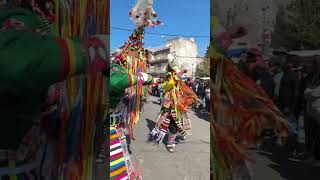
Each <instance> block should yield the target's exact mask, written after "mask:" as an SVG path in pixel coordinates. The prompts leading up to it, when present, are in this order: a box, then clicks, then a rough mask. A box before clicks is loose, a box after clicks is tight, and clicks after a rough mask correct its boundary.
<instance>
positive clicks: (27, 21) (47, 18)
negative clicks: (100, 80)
mask: <svg viewBox="0 0 320 180" xmlns="http://www.w3.org/2000/svg"><path fill="white" fill-rule="evenodd" d="M8 2H10V3H13V2H15V1H8ZM13 5H14V6H11V7H10V4H8V5H7V6H6V8H5V9H1V11H0V37H1V39H0V47H1V48H0V57H1V64H0V68H1V69H2V70H1V80H2V86H1V90H0V97H1V99H2V102H1V105H0V106H1V116H2V118H3V121H2V124H1V128H0V142H1V147H0V149H2V151H1V153H3V154H6V155H7V156H6V158H3V156H1V157H2V158H1V164H2V165H3V164H6V165H8V164H9V165H8V167H3V168H0V172H1V173H0V178H3V179H6V178H8V177H10V179H11V178H13V179H14V178H16V179H17V178H18V179H30V178H31V179H33V178H34V177H37V178H40V179H45V178H51V177H60V174H59V173H60V172H57V171H55V170H57V169H55V168H56V167H61V166H60V165H61V164H60V163H61V161H59V160H61V159H62V160H65V162H68V163H69V164H72V163H74V164H76V163H77V162H76V161H75V160H74V159H73V157H72V155H70V154H72V152H73V151H74V149H79V148H78V146H76V145H79V146H80V145H81V143H79V144H78V143H77V141H73V139H72V138H71V137H70V135H72V134H69V139H67V138H64V137H63V136H62V135H61V134H59V133H60V132H61V131H64V132H66V129H67V127H68V126H65V128H66V129H62V128H61V126H60V127H59V125H57V124H59V123H61V122H66V121H63V120H62V119H61V117H59V116H60V115H61V114H60V112H59V110H61V109H60V107H55V108H54V109H51V108H52V107H53V106H51V105H52V104H54V105H56V106H60V105H61V103H62V102H61V101H60V99H59V98H60V97H59V94H56V95H54V92H56V91H55V90H53V91H52V92H53V94H49V97H51V98H50V99H47V97H48V90H49V88H50V86H52V85H54V84H55V83H59V82H62V81H64V80H67V79H70V78H72V77H76V76H78V75H85V74H90V75H89V76H95V75H96V74H100V75H101V74H102V73H101V72H102V71H106V70H107V68H108V66H107V65H108V61H107V58H108V55H107V54H108V47H107V43H106V42H107V39H106V36H102V35H101V36H91V37H81V38H80V37H73V38H67V37H57V36H55V35H54V34H53V31H52V29H53V28H52V27H54V23H55V22H56V23H58V20H56V19H55V16H54V14H52V13H53V12H54V6H55V5H56V4H55V3H53V1H49V0H48V1H35V0H32V1H31V0H30V1H22V2H21V3H20V4H18V3H17V4H13ZM17 5H18V6H17ZM89 49H100V51H99V52H101V53H98V51H97V52H96V53H92V52H89ZM53 89H54V88H53ZM98 90H102V88H101V89H98ZM71 99H72V98H71ZM64 100H65V99H64ZM80 102H81V101H80ZM65 103H66V102H65ZM71 109H72V108H70V111H71ZM51 110H52V111H51ZM43 111H46V113H41V112H43ZM64 113H65V114H64V115H65V117H66V118H68V116H67V115H68V114H69V113H68V112H67V111H64ZM48 114H50V115H51V116H50V117H49V116H48ZM80 114H81V112H79V113H78V114H77V115H79V117H80ZM53 115H55V116H54V117H53ZM70 119H71V120H73V119H74V117H73V116H72V117H70ZM78 120H79V119H78ZM93 120H94V119H93ZM96 120H97V121H99V119H96ZM70 122H71V121H70ZM78 122H81V121H80V120H79V121H78ZM46 124H50V125H52V124H54V125H57V126H51V127H50V128H47V129H43V127H42V126H46ZM50 125H49V126H50ZM65 125H66V124H65ZM49 126H47V127H49ZM93 126H95V124H92V127H93ZM55 127H57V128H55ZM88 127H90V126H88ZM43 130H48V131H45V134H44V133H43ZM74 130H77V132H79V133H80V132H81V130H80V128H75V129H74ZM51 132H52V134H54V136H55V138H57V136H59V137H61V140H63V141H64V142H70V144H72V145H74V146H73V148H74V149H72V150H70V149H68V150H70V151H67V152H66V153H64V156H63V157H62V158H60V157H58V158H57V159H51V160H49V159H47V157H46V155H45V154H48V153H49V152H47V150H48V149H51V150H57V149H58V148H57V146H54V147H51V146H50V142H49V139H50V138H51V137H50V136H51ZM81 134H82V132H81ZM82 135H85V134H82ZM86 135H87V136H88V137H91V136H94V132H92V133H90V134H86ZM72 137H73V136H72ZM55 140H57V139H55ZM21 141H22V142H21ZM80 142H81V141H80ZM49 146H50V147H49ZM70 146H71V145H70ZM70 146H69V147H70ZM63 147H64V144H61V146H60V147H59V148H61V149H63ZM88 148H93V146H90V145H88ZM61 149H59V150H61ZM83 150H84V149H83ZM59 153H60V152H59ZM53 154H54V153H53ZM74 154H76V153H74ZM88 154H89V152H88V153H87V154H82V156H81V159H82V160H84V159H86V160H87V158H86V156H88ZM54 155H57V153H55V154H54ZM76 156H77V157H79V154H76ZM54 157H56V156H54ZM51 158H52V157H51ZM70 159H72V160H70ZM69 160H70V161H72V162H71V163H70V161H69ZM41 161H43V164H41ZM48 161H50V162H48ZM54 163H56V164H55V166H54V165H53V164H54ZM81 165H83V164H81ZM64 166H65V170H70V169H72V168H75V166H69V165H67V166H66V165H65V164H64ZM42 170H43V171H46V172H47V173H44V172H43V171H42ZM72 170H73V174H72V176H74V177H78V176H81V175H83V177H86V178H87V177H89V176H90V173H91V174H92V172H89V171H90V169H87V168H85V169H83V171H82V172H81V173H80V172H79V171H78V172H76V171H74V170H75V169H72ZM54 171H55V173H53V172H54ZM69 172H70V171H69ZM40 173H41V175H40ZM84 173H88V175H85V174H84ZM68 177H69V176H68ZM68 177H66V179H68Z"/></svg>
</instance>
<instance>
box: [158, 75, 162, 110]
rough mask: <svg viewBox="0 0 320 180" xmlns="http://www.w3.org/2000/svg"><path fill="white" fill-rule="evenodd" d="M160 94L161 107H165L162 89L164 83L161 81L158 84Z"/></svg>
mask: <svg viewBox="0 0 320 180" xmlns="http://www.w3.org/2000/svg"><path fill="white" fill-rule="evenodd" d="M158 92H159V96H160V105H161V106H162V105H163V87H162V82H161V81H160V82H159V84H158Z"/></svg>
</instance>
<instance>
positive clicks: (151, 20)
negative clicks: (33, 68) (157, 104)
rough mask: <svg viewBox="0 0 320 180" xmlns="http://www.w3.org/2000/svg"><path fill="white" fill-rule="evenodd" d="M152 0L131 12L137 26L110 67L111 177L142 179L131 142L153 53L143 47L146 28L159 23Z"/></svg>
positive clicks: (141, 0) (144, 2)
mask: <svg viewBox="0 0 320 180" xmlns="http://www.w3.org/2000/svg"><path fill="white" fill-rule="evenodd" d="M152 5H153V1H152V0H138V1H137V4H136V6H135V7H134V8H133V9H132V10H131V11H130V13H129V15H130V16H131V18H132V20H133V22H134V23H135V25H136V29H135V30H134V32H133V33H132V34H131V36H130V37H129V40H128V41H127V42H126V43H125V44H124V46H123V47H122V48H121V49H120V51H119V52H116V53H115V54H114V62H113V63H112V64H111V69H110V179H130V180H131V179H132V180H133V179H140V173H139V164H138V162H132V159H131V153H132V152H131V151H130V146H129V142H130V140H131V139H134V137H133V125H136V124H137V123H138V121H139V115H140V108H141V103H143V102H142V101H143V100H142V98H143V96H144V92H143V91H144V88H143V86H144V85H147V84H149V83H151V81H152V77H151V76H150V75H148V74H146V73H145V72H146V68H147V63H148V59H149V58H150V57H149V52H148V51H147V50H145V49H144V48H143V39H144V28H145V27H152V26H154V25H156V24H157V22H159V21H156V20H155V17H156V15H155V12H154V10H153V9H152Z"/></svg>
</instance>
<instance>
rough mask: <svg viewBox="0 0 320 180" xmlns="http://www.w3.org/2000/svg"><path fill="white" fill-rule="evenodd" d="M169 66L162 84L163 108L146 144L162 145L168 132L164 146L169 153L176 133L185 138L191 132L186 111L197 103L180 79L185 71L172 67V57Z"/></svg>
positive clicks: (193, 95) (191, 92)
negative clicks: (167, 138) (167, 139)
mask: <svg viewBox="0 0 320 180" xmlns="http://www.w3.org/2000/svg"><path fill="white" fill-rule="evenodd" d="M168 58H169V62H170V63H169V65H168V71H169V73H168V74H167V80H166V81H165V82H164V83H163V90H164V93H165V95H164V98H163V101H164V102H163V106H162V108H161V110H160V113H159V117H158V120H157V126H156V127H155V128H153V130H152V131H151V132H150V133H149V137H148V140H147V142H154V143H157V144H160V143H162V141H163V139H164V137H165V135H166V134H167V132H168V131H169V132H170V134H169V141H168V143H167V145H166V147H167V149H168V151H169V152H174V147H175V139H176V137H177V135H178V133H179V134H180V135H181V136H182V137H183V138H185V136H186V135H187V132H191V121H190V119H189V117H188V114H187V111H188V109H189V107H190V106H191V105H192V104H194V103H195V102H196V101H197V96H196V94H195V93H194V92H193V91H192V90H191V89H190V88H189V86H188V85H187V84H185V83H184V82H183V81H182V80H181V77H182V75H183V73H185V72H186V71H185V70H183V71H180V70H179V68H178V67H177V66H173V65H172V64H173V61H174V57H173V56H172V55H169V56H168Z"/></svg>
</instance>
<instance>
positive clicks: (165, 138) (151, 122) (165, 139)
mask: <svg viewBox="0 0 320 180" xmlns="http://www.w3.org/2000/svg"><path fill="white" fill-rule="evenodd" d="M146 121H147V127H148V129H149V132H150V131H152V129H153V128H154V127H156V123H155V122H154V121H152V120H150V119H148V118H147V119H146ZM162 143H163V144H164V145H167V144H168V134H167V135H166V136H165V137H164V138H163V141H162Z"/></svg>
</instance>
